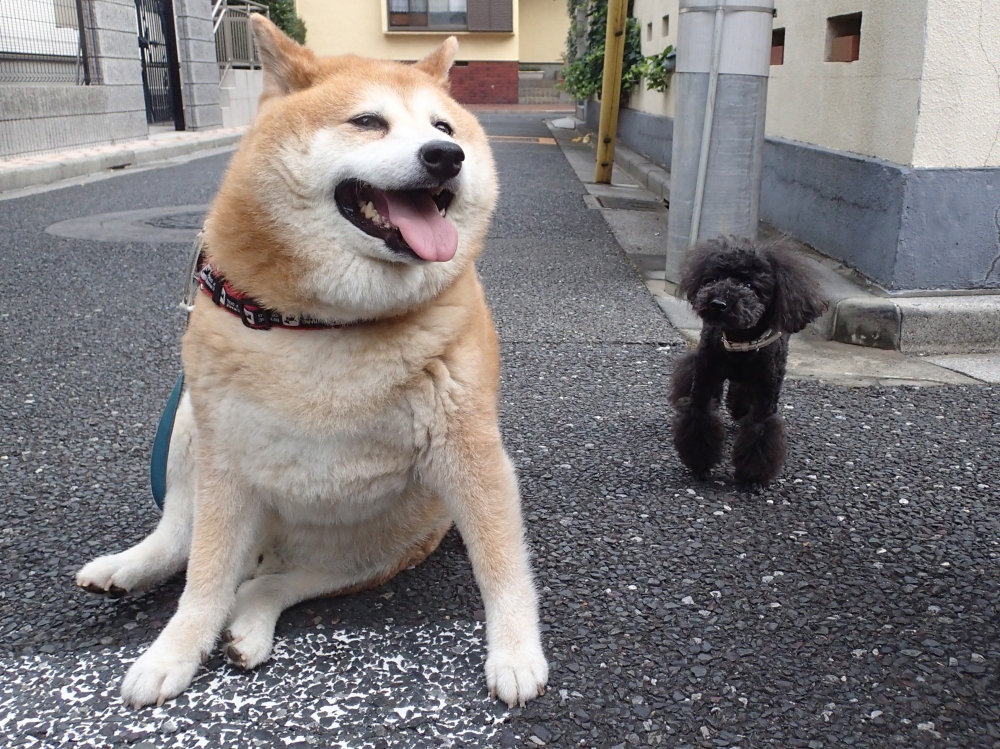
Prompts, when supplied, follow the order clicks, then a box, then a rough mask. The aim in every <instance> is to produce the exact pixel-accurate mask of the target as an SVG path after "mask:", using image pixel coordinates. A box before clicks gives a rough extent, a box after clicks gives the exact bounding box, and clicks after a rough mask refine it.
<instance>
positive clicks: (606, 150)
mask: <svg viewBox="0 0 1000 749" xmlns="http://www.w3.org/2000/svg"><path fill="white" fill-rule="evenodd" d="M627 13H628V0H608V34H607V40H606V41H605V43H604V78H603V80H602V82H601V124H600V128H599V130H598V131H597V170H596V171H595V172H594V182H599V183H604V184H610V182H611V167H612V165H613V164H614V163H615V134H616V133H617V131H618V104H619V100H620V99H621V92H622V57H623V55H624V54H625V18H626V15H627Z"/></svg>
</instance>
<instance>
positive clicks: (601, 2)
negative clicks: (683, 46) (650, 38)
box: [562, 0, 674, 101]
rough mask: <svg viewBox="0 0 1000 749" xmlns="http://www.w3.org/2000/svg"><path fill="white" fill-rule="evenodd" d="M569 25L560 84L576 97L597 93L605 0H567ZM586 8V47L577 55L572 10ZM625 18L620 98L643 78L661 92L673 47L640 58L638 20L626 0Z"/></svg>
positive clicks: (668, 73) (605, 26)
mask: <svg viewBox="0 0 1000 749" xmlns="http://www.w3.org/2000/svg"><path fill="white" fill-rule="evenodd" d="M568 6H569V17H570V26H569V33H568V34H567V36H566V52H565V53H564V55H563V59H564V60H565V63H566V69H565V73H564V78H563V83H562V87H563V89H564V90H566V91H568V92H569V93H571V94H572V95H573V96H575V97H576V98H577V99H589V98H591V97H592V96H597V97H598V98H600V96H601V84H602V79H603V76H604V42H605V39H606V37H607V29H608V0H568ZM581 7H583V8H586V13H587V19H588V24H587V46H586V49H584V50H583V52H582V54H580V55H577V52H576V40H577V35H578V34H579V26H578V25H577V18H576V12H577V9H578V8H581ZM628 14H629V17H628V19H626V22H625V52H624V54H623V57H622V91H621V96H622V101H628V95H629V92H630V91H631V90H632V89H633V88H634V87H635V86H637V85H639V83H640V81H642V80H643V79H645V81H646V87H647V88H649V89H652V90H654V91H665V90H666V89H667V87H668V86H669V85H670V76H671V75H672V74H673V61H674V48H673V46H668V47H667V48H666V49H665V50H663V52H661V53H660V54H658V55H651V56H650V57H644V56H643V54H642V41H641V36H640V34H641V31H640V29H639V21H638V20H637V19H635V18H632V3H631V0H630V2H629V8H628Z"/></svg>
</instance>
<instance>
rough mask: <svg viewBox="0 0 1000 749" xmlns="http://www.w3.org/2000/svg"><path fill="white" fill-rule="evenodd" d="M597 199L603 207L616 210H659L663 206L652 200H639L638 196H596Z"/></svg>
mask: <svg viewBox="0 0 1000 749" xmlns="http://www.w3.org/2000/svg"><path fill="white" fill-rule="evenodd" d="M597 201H598V202H599V203H600V204H601V206H602V207H604V208H612V209H614V210H616V211H650V212H652V211H659V210H663V208H665V206H664V205H663V203H657V202H655V201H652V200H639V199H638V198H614V197H611V196H601V195H599V196H597Z"/></svg>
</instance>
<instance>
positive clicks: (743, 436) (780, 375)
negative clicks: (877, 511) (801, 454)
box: [670, 237, 827, 484]
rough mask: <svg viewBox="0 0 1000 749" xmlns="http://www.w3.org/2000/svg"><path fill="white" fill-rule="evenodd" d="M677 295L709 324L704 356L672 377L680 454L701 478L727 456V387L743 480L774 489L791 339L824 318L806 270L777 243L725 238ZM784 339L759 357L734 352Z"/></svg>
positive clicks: (698, 251) (699, 257)
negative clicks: (768, 337) (773, 335)
mask: <svg viewBox="0 0 1000 749" xmlns="http://www.w3.org/2000/svg"><path fill="white" fill-rule="evenodd" d="M678 293H679V294H680V295H682V296H684V297H685V298H686V299H687V300H688V301H689V302H691V305H692V306H693V307H694V310H695V312H696V313H697V314H698V316H699V317H700V318H701V319H702V321H703V322H704V325H703V326H702V331H701V341H700V342H699V343H698V348H697V349H695V350H694V351H692V352H690V353H688V354H687V355H686V356H684V357H683V358H682V359H681V360H680V361H679V362H678V363H677V367H676V368H675V370H674V375H673V380H672V383H671V393H670V402H671V403H672V404H673V406H674V408H675V410H676V412H677V413H676V416H675V418H674V425H673V426H674V446H675V447H676V448H677V453H678V455H679V456H680V459H681V461H682V462H683V463H684V465H686V466H687V467H688V468H689V469H691V471H692V472H693V473H695V474H697V475H704V474H707V473H708V472H709V471H710V470H711V468H712V466H714V465H715V464H716V463H718V462H719V459H720V458H721V457H722V448H723V444H724V442H725V430H724V427H723V424H722V418H721V416H720V415H719V401H720V400H721V399H722V390H723V386H724V385H725V383H726V381H727V380H728V381H729V392H728V393H727V395H726V405H727V406H728V408H729V412H730V414H731V415H732V417H733V419H734V420H735V421H737V422H738V425H739V426H738V432H737V435H736V441H735V443H734V444H733V467H734V469H735V477H736V479H737V480H738V481H743V482H746V483H751V484H766V483H769V482H771V481H772V480H773V479H774V478H775V476H777V475H778V472H779V471H780V470H781V466H782V464H783V463H784V461H785V454H786V453H787V449H788V447H787V442H786V439H785V428H784V424H783V422H782V420H781V416H779V415H778V396H779V394H780V392H781V383H782V380H784V378H785V362H786V361H787V359H788V337H789V335H790V334H791V333H797V332H799V331H800V330H802V329H803V328H804V327H805V326H806V325H808V324H809V323H810V322H812V321H813V320H815V319H816V318H817V317H819V316H820V315H821V314H823V312H824V311H825V310H826V306H827V303H826V301H825V300H824V299H823V297H822V295H821V294H820V290H819V287H818V285H817V283H816V281H815V280H814V278H813V277H812V274H811V273H810V272H809V270H808V269H807V268H806V267H805V266H804V265H803V264H802V263H801V262H800V261H799V260H797V259H796V258H795V257H793V256H792V255H791V254H790V253H789V252H788V250H787V249H785V248H783V247H782V246H781V245H780V244H778V243H773V242H772V243H760V242H754V241H751V240H748V239H738V238H735V237H719V238H718V239H712V240H709V241H707V242H704V243H702V244H701V245H699V246H698V247H696V248H694V250H693V251H692V252H691V255H690V256H689V257H688V259H687V261H686V262H685V265H684V268H683V270H682V274H681V282H680V285H679V287H678ZM768 331H771V332H779V331H780V333H781V337H780V338H778V340H776V341H774V342H773V343H771V344H769V345H767V346H764V347H763V348H760V349H758V350H756V351H745V352H743V351H727V350H726V348H725V347H724V345H723V334H725V336H726V338H727V339H728V340H729V341H730V342H731V343H734V342H740V341H743V342H746V341H753V340H755V339H757V338H760V337H761V336H763V335H764V334H766V333H768Z"/></svg>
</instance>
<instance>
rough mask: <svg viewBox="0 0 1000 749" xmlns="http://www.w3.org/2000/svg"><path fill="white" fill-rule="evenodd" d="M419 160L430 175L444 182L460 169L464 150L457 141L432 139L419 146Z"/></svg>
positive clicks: (463, 159)
mask: <svg viewBox="0 0 1000 749" xmlns="http://www.w3.org/2000/svg"><path fill="white" fill-rule="evenodd" d="M419 154H420V161H421V163H422V164H423V165H424V169H426V170H427V171H428V172H430V173H431V176H432V177H436V178H437V179H439V180H441V181H442V182H444V181H445V180H447V179H451V178H452V177H454V176H455V175H456V174H458V173H459V172H460V171H462V162H463V161H465V151H463V150H462V147H461V146H460V145H458V144H457V143H452V142H451V141H447V140H432V141H431V142H430V143H424V145H423V146H421V147H420V151H419Z"/></svg>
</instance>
